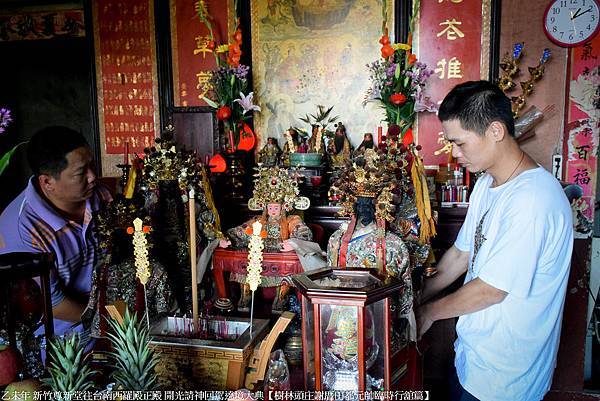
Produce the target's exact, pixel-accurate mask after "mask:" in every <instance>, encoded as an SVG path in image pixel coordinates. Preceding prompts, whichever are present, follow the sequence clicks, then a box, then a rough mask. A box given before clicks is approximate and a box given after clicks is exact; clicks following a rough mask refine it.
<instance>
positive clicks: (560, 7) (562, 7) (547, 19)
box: [544, 0, 600, 47]
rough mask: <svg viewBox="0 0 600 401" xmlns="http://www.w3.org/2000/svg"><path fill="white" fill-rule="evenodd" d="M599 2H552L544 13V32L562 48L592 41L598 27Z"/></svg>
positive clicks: (599, 16)
mask: <svg viewBox="0 0 600 401" xmlns="http://www.w3.org/2000/svg"><path fill="white" fill-rule="evenodd" d="M599 22H600V5H599V0H553V1H551V2H550V4H549V5H548V7H547V8H546V12H544V32H546V35H547V36H548V38H549V39H550V40H551V41H552V42H554V43H556V44H557V45H559V46H562V47H575V46H579V45H582V44H583V43H585V42H587V41H589V40H590V39H592V38H593V37H594V36H595V35H596V34H597V33H598V29H599V27H600V25H599Z"/></svg>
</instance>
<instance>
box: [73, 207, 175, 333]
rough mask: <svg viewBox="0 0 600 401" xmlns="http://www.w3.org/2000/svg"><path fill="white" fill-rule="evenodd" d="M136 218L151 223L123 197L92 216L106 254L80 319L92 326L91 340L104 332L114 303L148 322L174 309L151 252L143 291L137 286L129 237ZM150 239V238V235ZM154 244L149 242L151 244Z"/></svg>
mask: <svg viewBox="0 0 600 401" xmlns="http://www.w3.org/2000/svg"><path fill="white" fill-rule="evenodd" d="M136 217H140V218H142V219H143V220H144V221H145V222H146V223H149V221H150V219H149V217H148V216H147V215H146V214H145V211H144V210H143V204H142V202H140V201H139V198H138V199H125V198H124V197H122V196H121V197H119V198H116V199H115V200H114V201H113V202H111V203H110V204H109V205H108V206H107V208H106V209H104V210H101V211H99V212H98V213H97V214H96V215H95V216H94V218H95V219H96V222H97V230H98V237H99V241H100V247H102V248H105V249H106V250H107V252H106V256H105V259H104V260H103V261H102V263H99V264H98V265H97V266H96V268H95V269H94V271H93V273H92V289H91V292H90V300H89V303H88V305H87V308H86V310H85V312H84V314H83V317H82V321H84V322H86V323H87V324H91V333H92V335H93V336H101V335H104V333H105V331H106V329H107V327H106V321H105V319H103V316H104V315H105V307H106V306H107V305H110V304H112V303H114V302H115V301H123V302H125V304H126V305H127V306H128V308H129V310H131V311H138V312H140V313H144V311H147V312H148V320H149V321H150V322H154V321H155V320H157V319H158V318H160V317H161V316H163V315H166V314H169V313H171V312H172V311H174V310H175V309H176V307H177V303H176V301H175V297H174V294H173V291H172V289H171V285H170V281H169V277H168V275H167V272H166V270H165V268H164V266H163V265H162V264H161V263H160V262H159V261H158V260H157V258H156V257H155V256H154V254H153V253H152V252H149V258H148V259H149V262H150V267H149V269H150V277H149V279H148V282H147V283H146V285H145V286H144V287H142V286H141V285H139V286H138V278H137V275H136V266H135V256H134V252H133V243H132V235H130V233H129V232H130V231H131V228H132V227H133V221H134V219H135V218H136ZM149 236H150V237H152V234H150V235H149ZM153 242H154V241H153V240H152V239H151V240H150V243H153ZM141 291H143V292H145V294H144V293H141Z"/></svg>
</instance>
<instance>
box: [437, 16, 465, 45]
mask: <svg viewBox="0 0 600 401" xmlns="http://www.w3.org/2000/svg"><path fill="white" fill-rule="evenodd" d="M439 25H441V26H444V25H448V26H447V27H446V28H444V29H443V30H442V31H440V32H438V34H437V37H438V38H439V37H440V36H442V35H444V34H446V39H448V40H456V39H457V37H459V38H464V37H465V34H464V33H462V31H461V30H460V29H458V28H457V25H462V22H460V21H457V20H456V18H452V20H449V19H447V20H446V21H445V22H441V23H440V24H439Z"/></svg>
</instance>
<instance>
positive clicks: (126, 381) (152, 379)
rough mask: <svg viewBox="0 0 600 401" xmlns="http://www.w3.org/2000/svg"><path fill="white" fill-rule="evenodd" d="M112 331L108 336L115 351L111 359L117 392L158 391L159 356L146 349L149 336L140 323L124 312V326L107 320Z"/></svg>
mask: <svg viewBox="0 0 600 401" xmlns="http://www.w3.org/2000/svg"><path fill="white" fill-rule="evenodd" d="M109 323H110V326H111V328H112V332H110V333H108V337H109V339H110V340H111V342H112V346H113V349H114V352H111V353H110V355H111V357H112V359H113V360H114V363H115V364H114V366H113V367H114V368H115V371H114V373H113V376H112V377H113V379H114V380H115V382H116V389H117V390H136V391H148V390H154V389H156V388H157V381H156V375H155V373H154V368H155V366H156V364H157V363H158V357H157V356H156V355H155V354H154V351H153V350H151V349H150V348H149V347H148V342H149V341H150V338H149V337H150V336H149V334H148V329H147V328H146V326H144V325H143V322H140V321H138V319H137V316H136V315H135V314H133V315H132V314H130V313H129V311H128V310H126V311H125V317H124V319H123V323H122V324H119V323H118V322H117V321H116V320H113V319H109Z"/></svg>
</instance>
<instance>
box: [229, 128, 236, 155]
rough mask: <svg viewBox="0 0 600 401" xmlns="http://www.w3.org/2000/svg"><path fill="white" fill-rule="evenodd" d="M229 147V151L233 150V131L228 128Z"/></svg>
mask: <svg viewBox="0 0 600 401" xmlns="http://www.w3.org/2000/svg"><path fill="white" fill-rule="evenodd" d="M229 147H230V148H231V151H232V152H234V151H235V149H234V147H233V131H232V130H229Z"/></svg>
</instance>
